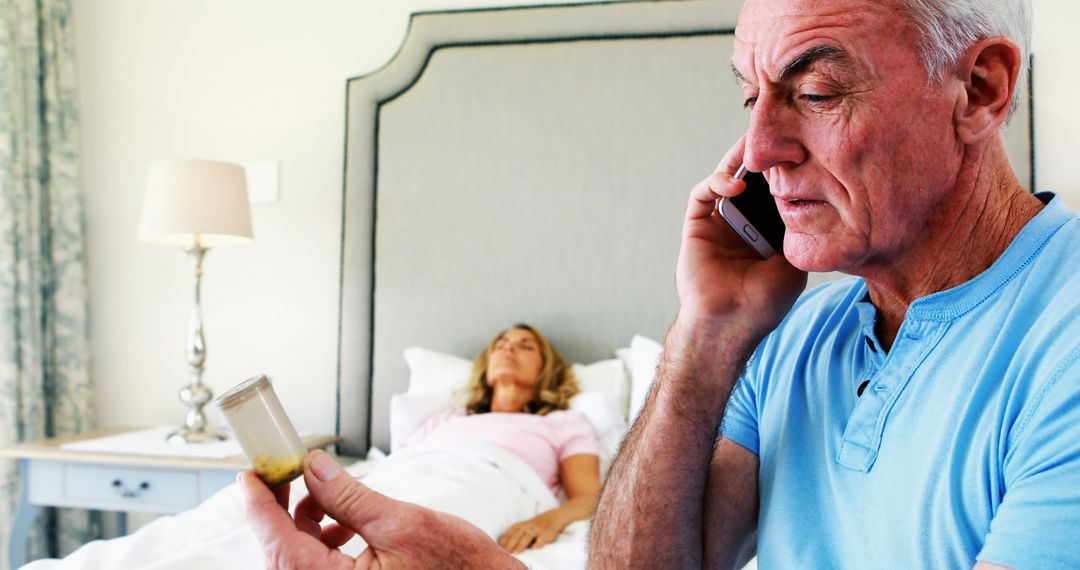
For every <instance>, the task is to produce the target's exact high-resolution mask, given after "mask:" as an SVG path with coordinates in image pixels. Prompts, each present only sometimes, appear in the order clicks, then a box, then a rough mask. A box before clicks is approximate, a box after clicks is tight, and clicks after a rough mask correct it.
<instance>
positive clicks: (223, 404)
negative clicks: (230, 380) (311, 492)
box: [214, 374, 307, 487]
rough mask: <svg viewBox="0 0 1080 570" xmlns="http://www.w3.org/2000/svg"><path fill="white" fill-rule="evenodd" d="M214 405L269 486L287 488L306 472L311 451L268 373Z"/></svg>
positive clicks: (232, 389) (257, 473)
mask: <svg viewBox="0 0 1080 570" xmlns="http://www.w3.org/2000/svg"><path fill="white" fill-rule="evenodd" d="M214 403H215V404H217V406H218V408H220V409H221V412H222V414H223V415H224V416H225V421H226V422H228V424H229V427H231V428H232V430H233V433H234V434H235V435H236V439H237V441H239V442H240V447H241V448H242V449H243V450H244V455H246V456H247V458H248V461H250V462H251V466H252V469H253V470H254V471H255V474H256V475H258V476H259V477H260V478H261V479H262V480H263V481H264V482H265V483H266V484H267V486H269V487H276V486H278V485H284V484H286V483H288V482H289V481H292V480H293V479H296V478H297V477H299V476H300V475H301V474H302V473H303V472H304V468H303V465H302V463H303V461H304V456H305V455H307V448H305V447H304V443H303V442H302V441H300V436H299V435H297V433H296V428H294V427H293V425H292V422H290V421H289V417H288V416H287V415H285V408H283V407H281V401H280V400H278V397H277V394H276V393H274V387H273V386H272V385H271V384H270V379H269V378H267V377H266V375H264V374H260V375H258V376H255V377H254V378H250V379H248V380H245V381H243V382H241V383H240V384H237V385H236V386H234V387H233V388H231V389H230V390H229V391H227V392H225V393H224V394H222V395H221V396H219V397H218V398H217V399H216V400H214Z"/></svg>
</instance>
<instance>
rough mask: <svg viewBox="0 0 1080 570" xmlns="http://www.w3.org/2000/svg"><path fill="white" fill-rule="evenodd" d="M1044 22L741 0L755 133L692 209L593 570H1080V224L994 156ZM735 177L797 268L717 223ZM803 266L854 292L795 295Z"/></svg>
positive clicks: (605, 499) (1005, 13) (738, 59)
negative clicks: (1028, 49)
mask: <svg viewBox="0 0 1080 570" xmlns="http://www.w3.org/2000/svg"><path fill="white" fill-rule="evenodd" d="M1029 12H1030V7H1029V6H1028V5H1027V2H1024V1H1022V0H963V1H960V0H877V1H871V0H867V1H839V0H837V1H831V0H748V1H747V2H746V5H745V7H744V9H743V12H742V14H741V16H740V19H739V26H738V28H737V30H736V43H735V55H734V59H733V61H732V69H733V70H734V74H735V77H736V79H737V80H738V81H739V82H740V83H741V84H742V87H743V90H744V92H745V96H746V106H747V108H748V109H749V112H750V128H749V131H748V132H747V133H746V135H745V136H744V137H743V139H742V140H740V141H739V143H738V144H737V145H736V146H735V147H734V148H733V149H732V150H731V151H730V152H729V153H728V155H727V156H726V157H725V158H724V159H723V161H722V162H721V163H720V166H719V168H718V169H717V171H716V173H714V174H713V175H712V176H710V177H708V178H707V179H705V180H704V181H703V182H702V183H701V184H699V185H698V186H697V187H695V188H694V189H693V191H692V195H691V197H690V203H689V206H688V208H687V213H686V221H685V226H684V231H683V244H682V250H681V252H680V258H679V267H678V272H677V282H678V289H679V295H680V299H681V303H682V304H681V308H680V312H679V315H678V318H677V319H676V322H675V323H674V325H673V326H672V327H671V329H670V331H669V333H668V336H667V339H666V341H665V349H664V356H663V358H662V361H661V364H660V369H659V373H658V376H657V380H656V384H655V385H654V387H653V390H652V393H651V394H650V396H649V400H648V403H647V405H646V408H645V411H644V412H643V414H642V417H641V419H639V420H638V422H637V425H635V426H634V429H633V432H632V434H631V435H630V436H629V438H628V440H627V441H626V442H625V443H624V446H623V449H622V453H621V456H620V457H619V459H618V460H617V462H616V464H615V465H614V466H613V467H612V470H611V473H610V474H609V476H608V480H607V481H606V484H605V489H604V494H603V496H602V499H601V502H600V504H599V506H598V509H597V514H596V519H595V522H594V524H593V528H592V543H591V555H592V561H593V563H594V565H595V566H597V567H610V568H628V567H673V568H689V567H698V566H708V567H721V568H732V567H738V565H739V564H741V563H742V562H743V561H744V560H745V559H746V558H748V557H749V556H751V555H752V554H753V553H754V551H755V546H756V551H757V553H758V555H759V560H760V564H761V566H762V567H763V568H769V569H772V568H965V567H967V568H970V567H972V566H974V567H975V568H999V567H1012V568H1080V300H1078V299H1080V219H1078V218H1077V216H1076V214H1074V213H1071V212H1069V211H1068V210H1067V209H1066V208H1065V207H1064V206H1063V204H1062V202H1061V200H1060V199H1055V198H1053V196H1052V195H1049V194H1046V195H1037V196H1036V195H1032V194H1029V193H1028V192H1026V191H1025V190H1024V189H1023V188H1021V187H1020V185H1019V183H1018V182H1017V180H1016V178H1015V176H1014V175H1013V172H1012V170H1011V169H1010V167H1009V164H1008V161H1007V159H1006V155H1005V148H1004V144H1003V142H1002V138H1001V135H1000V134H999V131H1000V129H1001V127H1002V124H1003V123H1004V122H1005V121H1006V118H1007V116H1008V114H1009V112H1010V107H1011V106H1012V105H1015V93H1016V89H1017V88H1016V85H1017V78H1018V77H1019V76H1021V75H1022V69H1023V67H1024V66H1023V62H1024V61H1025V54H1024V49H1023V48H1022V47H1021V46H1024V45H1026V44H1027V28H1028V20H1029ZM740 163H745V164H746V166H747V167H748V168H749V169H750V170H752V171H763V172H765V173H766V175H767V177H768V179H769V182H770V185H771V192H772V194H773V196H774V197H775V198H776V201H777V203H778V205H779V207H780V212H781V215H782V217H783V219H784V222H785V223H786V224H787V235H786V237H785V240H784V251H785V255H786V257H787V259H786V260H785V259H782V258H778V257H777V258H773V259H769V260H768V261H761V260H760V259H757V258H755V257H754V255H753V254H752V253H751V252H750V251H749V250H748V249H745V248H742V247H741V244H740V243H738V238H735V237H733V235H732V233H731V232H729V231H728V230H727V228H725V227H723V223H722V222H720V221H718V219H717V215H716V214H715V213H714V203H715V201H716V200H717V199H718V198H720V197H722V196H731V195H735V194H738V193H739V192H740V191H741V183H738V182H735V181H734V180H732V178H731V174H732V173H733V172H735V170H736V168H737V167H738V166H739V165H740ZM800 270H807V271H811V270H813V271H825V270H838V271H843V272H845V273H848V274H850V275H855V276H858V278H850V279H847V280H843V281H839V282H836V283H833V284H829V285H826V286H824V287H821V288H819V289H817V290H815V291H812V292H810V293H808V294H806V295H804V296H802V297H801V298H799V299H798V300H796V297H797V296H798V295H799V293H800V291H801V290H802V288H803V283H804V277H803V274H802V273H801V271H800ZM793 304H794V307H793ZM737 379H739V381H738V383H737V382H736V380H737ZM721 416H723V417H724V420H723V423H722V424H721V421H720V418H721ZM718 427H719V428H720V433H721V436H720V437H719V438H717V437H716V433H717V432H716V429H717V428H718ZM627 535H629V536H633V537H638V538H636V539H635V540H627V539H626V536H627ZM640 537H648V538H647V539H645V540H642V539H641V538H640Z"/></svg>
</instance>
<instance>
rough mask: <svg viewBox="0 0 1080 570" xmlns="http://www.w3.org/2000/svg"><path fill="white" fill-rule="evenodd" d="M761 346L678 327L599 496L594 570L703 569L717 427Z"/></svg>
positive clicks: (671, 333) (667, 342)
mask: <svg viewBox="0 0 1080 570" xmlns="http://www.w3.org/2000/svg"><path fill="white" fill-rule="evenodd" d="M756 344H757V340H756V339H744V338H740V337H738V336H732V335H730V334H725V331H723V329H719V330H706V329H702V328H694V327H690V326H686V325H681V324H680V323H679V322H678V321H677V322H676V324H675V325H673V326H672V328H671V330H670V331H669V332H668V335H667V339H666V340H665V346H664V353H663V357H662V359H661V363H660V368H659V371H658V373H657V378H656V382H655V384H654V385H653V388H652V391H651V392H650V394H649V397H648V400H647V402H646V405H645V408H644V410H643V411H642V413H641V415H640V416H639V417H638V420H637V421H636V422H635V424H634V427H633V429H632V430H631V433H630V435H629V436H627V438H626V440H625V441H624V442H623V446H622V449H621V450H620V452H619V456H618V458H617V459H616V460H615V463H614V464H613V465H612V467H611V469H610V471H609V473H608V477H607V481H606V482H605V485H604V490H603V492H602V494H601V496H600V501H599V504H598V506H597V512H596V518H595V520H594V522H593V526H592V531H591V534H590V542H591V544H590V549H589V550H590V559H589V560H590V567H593V568H609V567H610V568H627V567H631V566H641V567H672V568H690V567H700V565H701V563H702V503H703V500H704V494H705V483H706V480H707V477H708V471H709V461H710V458H711V457H712V451H713V445H714V443H715V441H716V434H717V428H718V427H719V424H720V420H721V419H722V415H723V410H724V406H725V405H726V404H727V399H728V396H729V395H730V393H731V389H732V387H733V386H734V384H735V381H736V379H737V378H738V376H739V374H740V373H741V371H742V369H743V367H744V366H745V364H746V360H747V358H748V357H749V354H750V352H751V351H752V350H753V347H754V346H756ZM641 537H648V540H640V538H641Z"/></svg>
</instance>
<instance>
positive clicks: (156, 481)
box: [28, 461, 205, 513]
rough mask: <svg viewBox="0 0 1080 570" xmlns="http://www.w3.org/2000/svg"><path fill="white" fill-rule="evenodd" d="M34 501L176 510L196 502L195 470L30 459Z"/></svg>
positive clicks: (134, 509) (198, 498)
mask: <svg viewBox="0 0 1080 570" xmlns="http://www.w3.org/2000/svg"><path fill="white" fill-rule="evenodd" d="M29 469H30V472H31V476H30V477H29V479H28V487H29V488H28V495H29V497H28V498H29V500H30V501H31V502H32V503H33V504H38V505H53V506H58V507H81V508H88V509H103V510H111V511H131V512H156V513H175V512H179V511H182V510H184V509H188V508H191V507H194V506H195V505H198V504H199V502H200V501H201V500H202V499H203V498H205V497H202V496H201V493H200V480H199V473H198V472H196V471H191V470H184V469H141V468H133V467H124V466H119V465H111V464H100V463H82V462H77V461H70V462H69V461H32V462H30V465H29Z"/></svg>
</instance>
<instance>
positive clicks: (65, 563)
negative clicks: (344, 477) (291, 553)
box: [24, 444, 587, 570]
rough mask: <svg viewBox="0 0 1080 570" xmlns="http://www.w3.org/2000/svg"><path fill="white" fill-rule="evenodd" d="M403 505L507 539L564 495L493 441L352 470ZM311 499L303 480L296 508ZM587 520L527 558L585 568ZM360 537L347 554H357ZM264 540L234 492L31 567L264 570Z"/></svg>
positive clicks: (419, 449)
mask: <svg viewBox="0 0 1080 570" xmlns="http://www.w3.org/2000/svg"><path fill="white" fill-rule="evenodd" d="M349 471H350V473H353V474H354V475H359V474H361V473H367V474H366V476H364V477H361V479H362V480H363V481H364V482H365V483H366V484H368V485H369V486H371V487H372V488H374V489H376V490H378V491H379V492H382V493H385V494H386V495H389V496H391V497H393V498H395V499H399V500H403V501H409V502H412V503H416V504H419V505H423V506H426V507H430V508H433V509H436V510H440V511H445V512H448V513H451V514H454V515H457V516H460V517H462V518H464V519H465V520H468V521H469V522H471V523H473V524H475V525H476V526H478V527H480V528H481V529H482V530H484V532H486V533H487V534H488V535H490V536H492V537H493V538H494V537H498V536H499V535H500V534H501V533H502V532H503V531H504V530H505V529H506V528H508V527H509V526H510V525H512V524H514V523H516V522H519V521H522V520H525V519H528V518H531V517H533V516H535V515H537V514H539V513H540V512H543V511H546V510H548V509H552V508H555V507H556V506H557V505H558V502H557V500H556V498H555V497H554V496H553V495H552V493H551V491H550V490H549V489H548V488H547V486H546V485H545V484H544V483H543V481H541V480H540V478H539V476H537V475H536V473H535V472H534V471H533V470H532V469H531V468H530V467H529V466H528V465H527V464H525V462H524V461H522V460H521V459H519V458H518V457H517V456H515V455H513V454H511V453H509V452H507V451H504V450H502V449H501V448H498V447H496V446H493V445H489V444H457V445H452V446H448V445H417V446H414V447H410V448H406V449H404V450H402V451H399V452H397V453H394V454H393V455H391V456H389V457H386V458H383V459H380V460H374V461H366V462H361V463H357V464H355V465H352V466H350V467H349ZM304 494H306V490H305V488H304V483H303V479H300V480H298V481H296V482H294V483H293V489H292V501H291V502H292V503H293V505H295V504H296V502H297V501H298V500H299V499H300V497H302V496H303V495H304ZM586 532H587V523H586V522H585V521H579V522H577V523H574V524H572V525H570V526H569V527H567V529H566V530H565V531H564V532H563V534H562V535H561V536H560V537H559V539H558V540H557V541H555V542H554V543H552V544H550V545H548V546H545V547H544V548H541V549H538V550H527V551H526V552H525V553H523V554H521V555H519V556H518V558H520V559H521V560H522V561H523V562H525V564H526V565H527V566H529V567H531V568H536V569H543V568H549V569H555V568H559V569H563V568H566V569H572V568H584V567H585V558H586V550H585V545H586V537H585V535H586ZM363 548H364V543H363V542H362V541H361V540H360V539H359V537H357V538H354V539H353V540H352V541H350V542H349V543H348V544H346V545H345V546H344V547H343V548H342V550H343V551H345V552H347V553H350V554H353V555H356V554H358V553H359V552H360V551H362V550H363ZM263 567H264V565H263V556H262V551H261V549H260V547H259V544H258V542H257V541H256V539H255V536H254V534H252V532H251V530H250V528H248V525H247V522H246V520H245V519H244V506H243V496H242V494H241V490H240V488H239V487H238V486H237V485H231V486H229V487H227V488H225V489H223V490H222V491H221V492H220V493H218V494H216V495H214V496H213V497H211V498H210V499H208V500H207V501H206V502H205V503H203V504H202V505H200V506H198V507H197V508H195V509H192V510H190V511H187V512H184V513H181V514H178V515H175V516H169V517H162V518H159V519H157V520H155V521H153V522H152V523H150V524H148V525H146V526H144V527H142V528H141V529H139V530H138V531H137V532H135V533H134V534H131V535H129V536H125V537H121V538H116V539H112V540H99V541H95V542H91V543H89V544H87V545H85V546H83V547H82V548H80V549H79V550H77V551H76V552H74V553H73V554H71V555H70V556H68V557H66V558H64V559H61V560H56V559H51V560H39V561H37V562H33V563H31V564H29V565H27V566H24V568H26V569H30V570H47V569H48V570H53V569H63V570H68V569H76V568H80V569H81V568H124V569H130V570H136V569H145V570H151V569H153V570H165V569H170V570H171V569H175V570H181V569H182V570H191V569H192V568H200V569H206V570H213V569H219V568H220V569H222V570H226V569H236V568H263Z"/></svg>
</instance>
